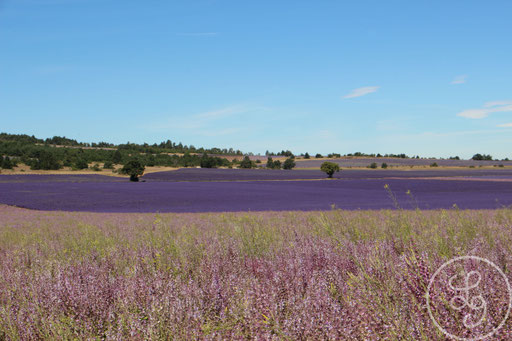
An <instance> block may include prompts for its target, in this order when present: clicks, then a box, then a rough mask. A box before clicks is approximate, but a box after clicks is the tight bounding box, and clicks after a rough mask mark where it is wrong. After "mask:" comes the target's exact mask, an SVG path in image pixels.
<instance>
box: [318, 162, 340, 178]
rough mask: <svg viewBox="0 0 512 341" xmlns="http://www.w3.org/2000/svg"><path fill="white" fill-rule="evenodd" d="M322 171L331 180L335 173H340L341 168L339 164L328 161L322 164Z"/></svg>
mask: <svg viewBox="0 0 512 341" xmlns="http://www.w3.org/2000/svg"><path fill="white" fill-rule="evenodd" d="M320 170H321V171H322V172H325V173H326V174H327V176H328V177H329V178H332V175H333V174H334V172H339V171H340V166H339V165H338V164H337V163H334V162H329V161H326V162H324V163H322V165H321V166H320Z"/></svg>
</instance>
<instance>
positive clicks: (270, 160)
mask: <svg viewBox="0 0 512 341" xmlns="http://www.w3.org/2000/svg"><path fill="white" fill-rule="evenodd" d="M265 167H267V168H270V169H274V160H272V158H271V157H270V156H269V157H268V159H267V164H266V165H265Z"/></svg>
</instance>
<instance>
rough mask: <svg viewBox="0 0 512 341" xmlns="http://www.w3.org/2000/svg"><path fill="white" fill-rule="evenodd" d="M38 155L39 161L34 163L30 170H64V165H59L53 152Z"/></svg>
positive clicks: (45, 151) (41, 152) (44, 151)
mask: <svg viewBox="0 0 512 341" xmlns="http://www.w3.org/2000/svg"><path fill="white" fill-rule="evenodd" d="M38 154H39V155H38V157H37V159H36V160H35V161H34V162H33V163H32V166H31V167H30V168H32V169H44V170H56V169H61V168H62V165H61V164H60V163H59V161H58V159H57V157H56V156H55V154H54V153H53V152H50V151H48V150H41V151H40V152H39V153H38Z"/></svg>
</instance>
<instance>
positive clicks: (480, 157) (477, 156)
mask: <svg viewBox="0 0 512 341" xmlns="http://www.w3.org/2000/svg"><path fill="white" fill-rule="evenodd" d="M471 159H473V160H477V161H482V160H487V161H492V156H491V155H485V154H475V155H473V157H472V158H471Z"/></svg>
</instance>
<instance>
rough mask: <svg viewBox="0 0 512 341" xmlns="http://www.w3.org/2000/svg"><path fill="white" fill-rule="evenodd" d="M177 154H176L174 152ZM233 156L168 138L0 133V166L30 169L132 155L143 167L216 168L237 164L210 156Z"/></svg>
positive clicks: (119, 160)
mask: <svg viewBox="0 0 512 341" xmlns="http://www.w3.org/2000/svg"><path fill="white" fill-rule="evenodd" d="M178 154H179V155H178ZM211 154H214V155H215V154H218V155H236V156H240V159H241V158H242V157H243V154H242V152H241V151H239V150H233V149H232V148H230V149H220V148H211V149H205V148H196V147H194V146H186V145H183V144H181V143H174V142H172V141H170V140H167V141H165V142H162V143H160V144H156V143H155V144H152V145H149V144H147V143H145V144H135V143H126V144H121V145H113V144H110V143H106V142H100V143H90V144H89V143H81V142H77V141H76V140H72V139H68V138H65V137H59V136H55V137H52V138H48V139H46V140H43V139H38V138H36V137H34V136H29V135H14V134H6V133H0V158H1V160H0V167H2V166H3V165H4V164H5V166H6V167H3V168H8V167H9V168H12V167H13V165H14V166H15V165H16V164H17V163H24V164H26V165H28V166H30V168H32V169H46V170H56V169H61V168H62V167H72V168H74V169H85V168H87V167H88V164H90V163H104V164H105V166H104V167H105V168H112V167H113V165H115V164H125V163H127V162H128V161H129V160H131V159H133V158H137V159H139V160H140V161H141V162H143V163H144V164H145V165H146V166H166V167H197V166H202V167H219V166H225V167H229V166H230V165H233V164H237V162H238V161H237V160H234V162H231V161H228V160H227V159H225V158H221V157H217V156H211Z"/></svg>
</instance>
